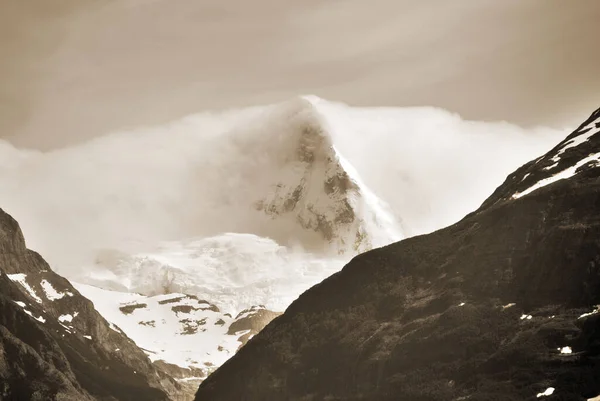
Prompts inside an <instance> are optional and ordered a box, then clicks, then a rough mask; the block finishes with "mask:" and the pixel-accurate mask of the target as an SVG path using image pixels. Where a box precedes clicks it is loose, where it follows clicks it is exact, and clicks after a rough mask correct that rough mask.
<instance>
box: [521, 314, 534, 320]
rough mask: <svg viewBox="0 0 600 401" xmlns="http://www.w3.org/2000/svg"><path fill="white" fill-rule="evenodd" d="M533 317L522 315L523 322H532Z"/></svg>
mask: <svg viewBox="0 0 600 401" xmlns="http://www.w3.org/2000/svg"><path fill="white" fill-rule="evenodd" d="M531 318H532V316H531V315H525V314H523V315H521V320H531Z"/></svg>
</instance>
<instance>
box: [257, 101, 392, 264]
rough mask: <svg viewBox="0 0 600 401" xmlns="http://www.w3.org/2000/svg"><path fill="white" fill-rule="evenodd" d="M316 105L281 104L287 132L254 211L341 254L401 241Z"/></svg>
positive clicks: (388, 212)
mask: <svg viewBox="0 0 600 401" xmlns="http://www.w3.org/2000/svg"><path fill="white" fill-rule="evenodd" d="M319 102H324V101H323V100H322V99H319V98H317V97H314V96H310V97H309V96H305V97H300V98H297V99H293V100H291V101H288V102H285V103H283V104H282V106H281V107H282V111H283V112H284V113H285V114H286V118H285V119H286V120H287V121H288V122H290V123H291V124H290V126H291V129H290V130H288V132H287V135H286V136H285V137H283V138H282V137H280V138H279V139H280V140H281V141H282V142H283V141H285V146H282V150H283V151H284V152H283V154H282V157H281V159H280V164H279V165H278V166H274V167H275V170H274V171H273V176H272V180H273V181H272V183H271V188H270V190H269V191H267V192H266V194H265V196H264V197H262V198H261V199H260V200H258V201H257V202H256V203H255V205H256V207H257V209H258V210H261V211H263V212H264V213H265V214H266V215H268V216H270V217H271V218H273V219H279V218H284V219H285V218H287V219H291V220H292V221H295V222H296V223H297V224H298V225H300V226H301V227H302V228H303V229H305V230H309V231H313V232H315V233H316V234H318V236H319V237H320V238H321V239H322V240H323V241H324V243H325V246H326V247H328V248H331V249H333V250H334V251H335V252H337V253H340V254H344V253H356V252H362V251H365V250H368V249H371V248H372V247H377V246H382V245H385V244H387V243H389V242H391V241H395V240H399V239H401V238H402V233H401V230H400V226H399V224H398V222H397V221H395V218H394V217H393V214H392V212H391V210H390V209H389V207H388V206H387V205H386V204H385V202H383V201H382V200H381V199H379V198H378V197H377V196H376V195H375V194H374V193H373V192H372V191H371V190H370V189H369V188H368V187H367V186H366V185H365V184H364V182H363V181H362V180H361V178H360V176H359V174H358V172H357V171H356V169H354V168H353V167H352V165H351V164H350V162H349V161H348V160H347V159H345V158H344V157H343V155H342V154H340V153H339V151H338V150H337V149H336V147H335V146H334V143H333V138H332V135H331V133H330V132H329V126H328V122H327V118H326V116H325V115H323V114H322V113H321V112H320V111H319V108H318V104H319Z"/></svg>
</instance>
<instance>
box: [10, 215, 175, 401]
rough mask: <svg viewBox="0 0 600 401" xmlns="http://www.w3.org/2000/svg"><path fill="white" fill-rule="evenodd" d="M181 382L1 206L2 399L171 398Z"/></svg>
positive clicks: (173, 397)
mask: <svg viewBox="0 0 600 401" xmlns="http://www.w3.org/2000/svg"><path fill="white" fill-rule="evenodd" d="M179 392H180V386H179V385H178V384H177V383H176V382H175V381H174V380H173V379H172V378H170V377H169V376H168V375H166V374H165V373H163V372H162V371H160V370H158V369H156V368H155V367H154V366H153V365H152V364H151V363H150V361H149V360H148V358H147V357H146V355H145V354H144V353H143V352H142V351H141V350H140V349H139V348H138V347H137V346H136V345H135V344H134V343H133V341H131V340H130V339H129V338H127V337H126V336H125V335H124V334H123V333H122V332H121V331H120V329H119V328H117V327H115V326H111V325H109V323H108V322H106V320H104V319H103V318H102V317H101V316H100V315H99V314H98V312H96V310H95V309H94V307H93V305H92V303H91V302H90V301H89V300H87V299H85V298H84V297H82V296H81V295H80V294H79V292H77V290H75V288H73V287H72V286H71V284H70V283H69V282H68V281H67V280H66V279H64V278H62V277H60V276H59V275H57V274H55V273H54V272H53V271H52V270H51V269H50V267H49V266H48V264H47V263H46V262H45V261H44V260H43V259H42V257H41V256H40V255H38V254H37V253H35V252H33V251H31V250H28V249H27V248H26V246H25V241H24V239H23V234H22V232H21V230H20V228H19V226H18V224H17V222H16V221H15V220H14V219H12V218H11V217H10V216H9V215H8V214H6V213H5V212H4V211H2V210H0V399H2V400H40V401H41V400H78V401H79V400H93V399H95V400H140V399H143V400H168V399H169V398H171V399H179V397H180V396H179V395H178V394H179Z"/></svg>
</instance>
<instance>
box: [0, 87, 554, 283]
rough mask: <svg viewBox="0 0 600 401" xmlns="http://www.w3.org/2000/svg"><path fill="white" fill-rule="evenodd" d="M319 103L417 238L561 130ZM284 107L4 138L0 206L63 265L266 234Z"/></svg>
mask: <svg viewBox="0 0 600 401" xmlns="http://www.w3.org/2000/svg"><path fill="white" fill-rule="evenodd" d="M312 101H313V102H314V104H315V105H316V107H317V110H318V111H319V112H320V113H321V115H322V117H323V118H324V121H325V124H326V128H327V129H328V130H330V131H331V135H332V137H333V140H334V144H335V146H336V148H337V149H338V150H339V151H340V153H341V154H343V155H344V156H345V158H346V159H348V160H349V161H350V163H351V164H352V165H353V166H354V167H355V169H356V170H357V171H358V173H359V174H360V175H361V177H362V179H363V181H364V182H365V183H366V184H367V185H368V186H369V187H370V188H371V189H372V190H373V191H374V192H375V193H376V194H377V195H379V197H380V198H382V199H383V200H385V201H387V202H388V203H389V204H390V206H391V207H392V209H393V210H394V212H395V214H396V215H397V216H398V217H399V218H400V219H401V220H402V223H403V226H404V228H405V230H407V231H408V232H409V233H410V234H418V233H423V232H427V231H431V230H433V229H436V228H440V227H442V226H444V225H447V224H450V223H452V222H454V221H456V220H458V219H459V218H461V217H462V216H463V215H464V214H466V213H468V212H469V211H471V210H473V209H475V208H476V207H477V206H478V205H479V204H480V203H481V202H482V201H483V200H484V199H485V197H486V196H488V195H489V194H490V193H491V192H492V191H493V189H494V188H495V187H497V186H498V185H499V184H500V183H501V182H502V181H503V180H504V178H505V176H506V175H507V174H508V173H510V172H511V171H512V170H514V169H515V168H517V167H518V166H519V165H521V164H523V163H524V162H526V161H528V160H530V159H532V158H534V157H536V156H538V155H540V154H541V153H543V152H544V151H545V150H547V149H549V148H550V147H551V146H552V145H554V144H555V143H556V142H557V141H558V140H559V139H561V138H562V137H563V136H564V135H565V134H566V133H564V132H560V131H556V130H552V129H547V128H537V129H523V128H520V127H517V126H514V125H511V124H508V123H488V122H472V121H465V120H462V119H461V118H460V117H459V116H458V115H455V114H452V113H449V112H447V111H444V110H440V109H434V108H427V107H425V108H396V109H389V108H388V109H385V108H351V107H348V106H345V105H341V104H334V103H330V102H326V101H320V100H319V99H315V98H313V99H312ZM285 107H288V106H285V105H274V106H265V107H254V108H247V109H240V110H228V111H224V112H221V113H203V114H197V115H192V116H189V117H187V118H185V119H182V120H180V121H176V122H173V123H171V124H168V125H164V126H159V127H151V128H140V129H136V130H130V131H124V132H117V133H113V134H110V135H106V136H104V137H99V138H96V139H94V140H91V141H89V142H86V143H84V144H81V145H76V146H71V147H68V148H63V149H59V150H55V151H50V152H37V151H36V152H34V151H28V150H23V149H17V148H15V147H13V146H11V145H9V144H7V143H4V142H0V156H2V159H1V160H2V163H0V207H2V208H3V209H5V210H6V211H7V212H8V213H11V214H12V215H13V216H14V217H15V218H16V219H17V220H18V221H19V222H20V223H21V226H22V228H23V230H24V232H25V237H26V239H27V242H28V246H29V247H30V248H33V249H35V250H37V251H39V252H40V253H42V255H44V256H45V257H47V258H48V259H49V261H50V262H51V263H52V264H53V266H55V267H59V268H60V270H61V272H63V273H65V274H67V273H68V272H69V271H75V270H77V269H81V268H82V266H85V264H86V263H88V262H89V261H90V258H91V257H92V256H93V255H95V252H96V250H97V249H101V248H111V247H112V248H120V249H127V250H130V251H132V252H134V251H141V250H144V246H145V244H148V243H153V242H156V241H163V240H180V239H184V238H189V237H202V236H213V235H218V234H220V233H224V232H248V233H252V234H258V235H262V234H264V233H265V232H264V230H263V228H264V226H265V224H266V223H265V220H260V219H257V217H256V214H253V213H251V210H250V209H249V206H248V201H249V199H248V198H251V197H252V196H255V195H256V193H255V191H256V189H254V188H260V190H264V188H266V187H268V185H269V184H270V183H269V174H270V173H271V172H270V171H268V169H269V168H271V167H272V166H273V165H274V164H273V163H272V159H273V158H277V157H282V156H281V155H282V154H285V151H284V150H283V149H284V147H285V138H286V134H287V133H289V132H290V130H291V129H295V128H297V124H299V123H301V122H302V116H301V117H298V116H295V115H290V114H289V113H287V112H286V109H285ZM294 127H295V128H294ZM253 191H254V192H253ZM268 224H271V223H268ZM273 224H275V223H273Z"/></svg>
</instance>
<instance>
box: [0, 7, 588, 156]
mask: <svg viewBox="0 0 600 401" xmlns="http://www.w3.org/2000/svg"><path fill="white" fill-rule="evenodd" d="M598 21H600V1H598V0H577V1H567V0H452V1H449V0H428V1H423V0H368V1H367V0H289V1H283V0H253V1H242V0H237V1H231V0H111V1H92V0H0V137H2V138H5V139H9V140H11V141H12V142H13V143H15V144H17V145H20V146H27V147H35V148H41V149H47V148H54V147H60V146H64V145H66V144H69V143H74V142H80V141H83V140H85V139H89V138H91V137H94V136H98V135H102V134H104V133H106V132H108V131H111V130H115V129H119V128H124V127H132V126H139V125H150V124H156V123H162V122H165V121H168V120H171V119H175V118H178V117H181V116H183V115H186V114H189V113H193V112H197V111H201V110H206V109H220V108H229V107H238V106H244V105H251V104H263V103H271V102H275V101H280V100H283V99H287V98H290V97H292V96H294V95H296V94H309V93H311V94H316V95H318V96H321V97H324V98H327V99H331V100H337V101H342V102H346V103H349V104H351V105H361V106H412V105H432V106H439V107H443V108H445V109H448V110H450V111H453V112H458V113H460V114H461V115H462V116H463V117H464V118H468V119H476V120H485V121H493V120H506V121H510V122H513V123H518V124H521V125H525V126H528V125H549V126H555V127H560V126H564V125H566V124H573V123H575V122H577V121H578V120H579V119H581V118H582V117H584V116H587V115H588V114H589V113H590V112H591V111H592V110H593V109H595V108H597V107H599V106H600V96H599V94H600V77H599V76H598V73H597V71H598V68H599V67H598V66H599V65H600V51H598V38H600V23H599V22H598Z"/></svg>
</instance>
